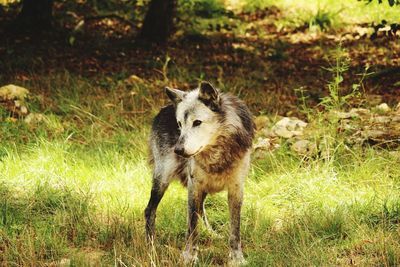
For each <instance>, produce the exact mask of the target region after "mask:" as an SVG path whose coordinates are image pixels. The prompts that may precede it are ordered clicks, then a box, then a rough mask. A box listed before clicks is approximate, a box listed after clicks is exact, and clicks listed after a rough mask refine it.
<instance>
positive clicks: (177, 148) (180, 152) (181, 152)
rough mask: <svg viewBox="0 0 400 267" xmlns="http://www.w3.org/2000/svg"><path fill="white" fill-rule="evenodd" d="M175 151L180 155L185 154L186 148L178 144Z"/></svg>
mask: <svg viewBox="0 0 400 267" xmlns="http://www.w3.org/2000/svg"><path fill="white" fill-rule="evenodd" d="M174 152H175V153H176V154H178V155H180V156H183V155H184V154H185V149H184V148H183V147H182V146H176V147H175V149H174Z"/></svg>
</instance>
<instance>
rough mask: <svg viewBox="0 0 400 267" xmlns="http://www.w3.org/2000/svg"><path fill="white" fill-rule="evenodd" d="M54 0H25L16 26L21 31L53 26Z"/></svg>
mask: <svg viewBox="0 0 400 267" xmlns="http://www.w3.org/2000/svg"><path fill="white" fill-rule="evenodd" d="M52 11H53V0H23V1H22V10H21V12H20V13H19V14H18V17H17V20H16V26H17V27H19V29H17V30H19V31H28V32H31V31H32V32H35V31H45V30H48V29H50V28H51V26H52V20H53V13H52Z"/></svg>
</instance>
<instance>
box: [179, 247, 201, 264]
mask: <svg viewBox="0 0 400 267" xmlns="http://www.w3.org/2000/svg"><path fill="white" fill-rule="evenodd" d="M182 259H183V263H184V264H185V265H194V264H196V263H197V262H198V261H199V258H198V257H197V252H192V251H187V250H185V251H184V252H182Z"/></svg>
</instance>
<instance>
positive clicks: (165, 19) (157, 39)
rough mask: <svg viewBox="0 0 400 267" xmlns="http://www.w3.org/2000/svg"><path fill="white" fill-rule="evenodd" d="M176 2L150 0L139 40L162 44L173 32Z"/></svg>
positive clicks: (174, 0) (172, 0)
mask: <svg viewBox="0 0 400 267" xmlns="http://www.w3.org/2000/svg"><path fill="white" fill-rule="evenodd" d="M175 9H176V0H151V2H150V4H149V10H148V11H147V14H146V17H145V19H144V22H143V26H142V30H141V32H140V36H139V37H140V38H141V39H143V40H146V41H149V42H152V43H164V42H166V41H167V40H168V38H169V37H170V35H171V34H172V31H173V26H174V25H173V24H174V23H173V20H174V16H175Z"/></svg>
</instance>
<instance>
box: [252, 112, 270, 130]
mask: <svg viewBox="0 0 400 267" xmlns="http://www.w3.org/2000/svg"><path fill="white" fill-rule="evenodd" d="M254 123H255V124H256V128H257V130H261V129H264V128H266V127H267V126H268V124H269V123H270V119H269V118H268V116H266V115H260V116H257V117H255V118H254Z"/></svg>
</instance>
